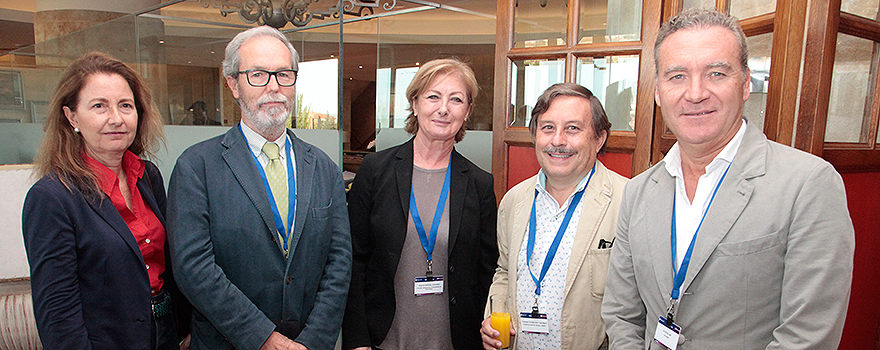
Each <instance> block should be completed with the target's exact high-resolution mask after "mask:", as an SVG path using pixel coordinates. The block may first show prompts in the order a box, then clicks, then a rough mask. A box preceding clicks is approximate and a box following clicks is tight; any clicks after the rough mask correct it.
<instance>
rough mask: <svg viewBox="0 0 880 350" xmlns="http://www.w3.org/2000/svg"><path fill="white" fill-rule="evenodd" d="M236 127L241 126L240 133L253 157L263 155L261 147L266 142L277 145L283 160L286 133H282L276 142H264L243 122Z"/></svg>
mask: <svg viewBox="0 0 880 350" xmlns="http://www.w3.org/2000/svg"><path fill="white" fill-rule="evenodd" d="M238 125H241V131H242V133H243V134H244V139H245V140H246V141H247V143H248V147H250V149H251V152H252V153H253V154H254V156H256V157H259V156H260V154H262V153H263V145H265V144H266V142H274V143H275V144H276V145H278V150H279V152H280V153H281V159H284V157H285V156H286V154H287V148H286V145H285V143H286V142H287V132H284V133H282V134H281V136H279V137H278V139H277V140H266V138H265V137H263V135H260V134H258V133H257V132H256V131H254V129H251V128H250V127H249V126H247V124H245V123H244V122H241V123H238Z"/></svg>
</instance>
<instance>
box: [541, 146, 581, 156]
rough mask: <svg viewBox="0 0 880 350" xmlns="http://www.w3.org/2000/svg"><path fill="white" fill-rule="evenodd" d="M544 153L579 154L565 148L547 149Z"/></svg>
mask: <svg viewBox="0 0 880 350" xmlns="http://www.w3.org/2000/svg"><path fill="white" fill-rule="evenodd" d="M542 151H543V152H544V153H556V154H568V155H572V154H577V153H578V152H577V151H575V150H573V149H571V148H565V147H545V148H544V149H543V150H542Z"/></svg>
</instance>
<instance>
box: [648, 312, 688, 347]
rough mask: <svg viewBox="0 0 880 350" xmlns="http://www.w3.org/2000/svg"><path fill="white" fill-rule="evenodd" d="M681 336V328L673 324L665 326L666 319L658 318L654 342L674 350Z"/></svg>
mask: <svg viewBox="0 0 880 350" xmlns="http://www.w3.org/2000/svg"><path fill="white" fill-rule="evenodd" d="M680 334H681V327H679V326H678V325H677V324H675V323H671V324H670V325H669V326H667V325H666V318H665V317H660V322H659V323H658V324H657V330H656V331H655V332H654V341H655V342H657V343H659V344H660V345H663V346H664V347H666V348H667V349H669V350H675V348H676V347H677V346H678V338H679V336H680Z"/></svg>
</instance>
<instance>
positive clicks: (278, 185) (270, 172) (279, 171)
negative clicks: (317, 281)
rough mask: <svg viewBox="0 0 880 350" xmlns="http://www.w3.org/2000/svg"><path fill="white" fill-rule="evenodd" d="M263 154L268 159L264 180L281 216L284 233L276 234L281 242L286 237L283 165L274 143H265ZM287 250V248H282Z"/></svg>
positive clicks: (285, 180)
mask: <svg viewBox="0 0 880 350" xmlns="http://www.w3.org/2000/svg"><path fill="white" fill-rule="evenodd" d="M263 153H265V154H266V156H268V157H269V163H268V164H266V180H267V181H268V182H269V188H271V189H272V197H275V205H276V206H277V207H278V213H279V214H281V221H282V223H283V224H284V228H285V232H278V234H279V235H281V236H282V237H281V238H282V242H284V241H285V239H283V238H284V237H287V232H286V231H287V229H288V227H287V176H285V175H284V164H283V163H282V162H281V154H280V153H279V152H278V145H277V144H275V143H274V142H266V144H264V145H263ZM288 156H289V155H288ZM284 250H287V247H284Z"/></svg>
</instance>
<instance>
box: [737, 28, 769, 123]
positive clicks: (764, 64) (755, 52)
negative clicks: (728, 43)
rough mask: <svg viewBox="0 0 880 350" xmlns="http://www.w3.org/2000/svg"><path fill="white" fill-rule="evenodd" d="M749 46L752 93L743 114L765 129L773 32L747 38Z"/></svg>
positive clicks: (751, 121) (750, 121)
mask: <svg viewBox="0 0 880 350" xmlns="http://www.w3.org/2000/svg"><path fill="white" fill-rule="evenodd" d="M746 44H747V45H748V47H749V62H748V65H749V70H751V77H750V82H751V93H750V94H749V99H748V100H747V101H746V103H745V106H743V115H744V116H745V117H746V119H748V120H749V123H752V124H753V125H755V126H757V127H758V128H759V129H761V130H763V129H764V120H765V113H766V111H767V85H768V83H769V82H770V48H771V47H772V46H773V33H767V34H761V35H755V36H750V37H748V38H746Z"/></svg>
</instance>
